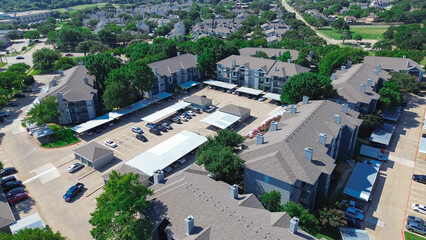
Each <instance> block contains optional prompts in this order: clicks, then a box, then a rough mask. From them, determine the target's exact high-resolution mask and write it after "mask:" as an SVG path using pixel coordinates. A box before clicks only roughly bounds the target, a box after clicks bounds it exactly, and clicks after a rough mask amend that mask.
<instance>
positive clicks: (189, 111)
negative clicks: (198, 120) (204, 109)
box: [186, 110, 195, 116]
mask: <svg viewBox="0 0 426 240" xmlns="http://www.w3.org/2000/svg"><path fill="white" fill-rule="evenodd" d="M186 113H187V114H189V115H190V116H195V113H194V112H193V111H192V110H188V111H187V112H186Z"/></svg>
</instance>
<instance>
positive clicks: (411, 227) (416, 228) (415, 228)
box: [406, 222, 426, 235]
mask: <svg viewBox="0 0 426 240" xmlns="http://www.w3.org/2000/svg"><path fill="white" fill-rule="evenodd" d="M406 228H407V230H408V231H410V232H415V233H418V234H421V235H425V234H426V232H425V229H424V226H423V225H420V224H419V223H416V222H408V223H407V225H406Z"/></svg>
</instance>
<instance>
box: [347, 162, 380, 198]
mask: <svg viewBox="0 0 426 240" xmlns="http://www.w3.org/2000/svg"><path fill="white" fill-rule="evenodd" d="M378 173H379V167H378V166H376V165H370V164H366V163H357V165H356V166H355V169H354V170H353V172H352V175H351V177H350V178H349V181H348V183H347V184H346V187H345V190H343V193H345V194H347V195H349V196H351V197H354V198H357V199H359V200H362V201H366V202H367V201H369V200H370V195H371V192H372V191H373V187H374V184H375V182H376V178H377V174H378Z"/></svg>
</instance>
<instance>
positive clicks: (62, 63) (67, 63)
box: [53, 57, 77, 70]
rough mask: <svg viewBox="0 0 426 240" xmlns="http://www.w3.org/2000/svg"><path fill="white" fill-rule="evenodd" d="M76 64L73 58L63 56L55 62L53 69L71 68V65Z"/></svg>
mask: <svg viewBox="0 0 426 240" xmlns="http://www.w3.org/2000/svg"><path fill="white" fill-rule="evenodd" d="M75 65H77V64H76V62H75V61H74V59H72V58H68V57H63V58H61V59H59V60H58V61H56V62H55V64H54V67H53V68H54V69H55V70H66V69H68V68H72V67H73V66H75Z"/></svg>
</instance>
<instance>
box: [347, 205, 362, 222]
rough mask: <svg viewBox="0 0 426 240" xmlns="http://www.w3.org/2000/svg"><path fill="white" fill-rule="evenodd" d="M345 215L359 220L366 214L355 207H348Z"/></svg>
mask: <svg viewBox="0 0 426 240" xmlns="http://www.w3.org/2000/svg"><path fill="white" fill-rule="evenodd" d="M345 215H346V216H347V217H351V218H354V219H358V220H363V219H364V214H362V213H361V212H360V211H358V210H356V209H355V208H352V207H348V208H347V209H346V211H345Z"/></svg>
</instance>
